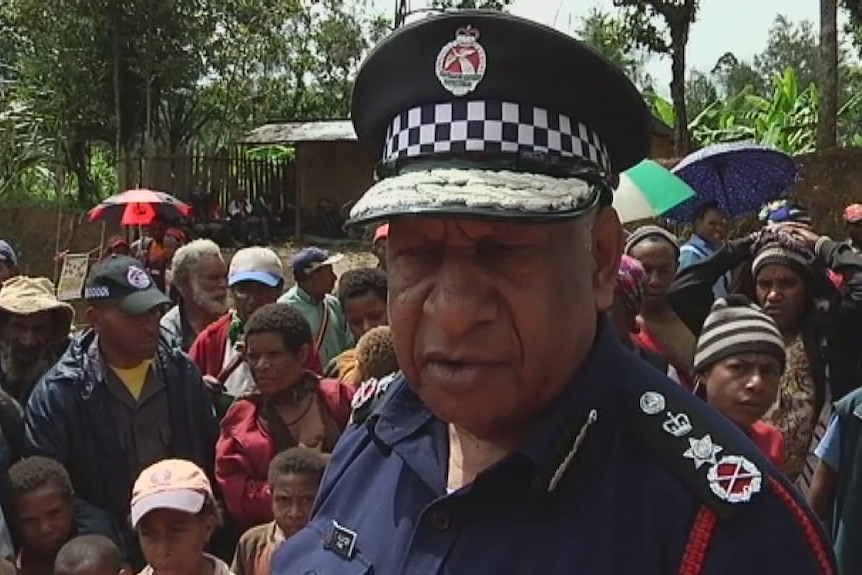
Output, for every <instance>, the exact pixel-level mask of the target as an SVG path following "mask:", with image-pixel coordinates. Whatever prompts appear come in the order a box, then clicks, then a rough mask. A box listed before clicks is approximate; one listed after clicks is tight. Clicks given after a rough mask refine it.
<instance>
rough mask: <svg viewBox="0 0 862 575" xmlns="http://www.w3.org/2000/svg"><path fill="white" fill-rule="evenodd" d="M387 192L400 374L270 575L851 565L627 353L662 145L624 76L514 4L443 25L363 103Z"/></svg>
mask: <svg viewBox="0 0 862 575" xmlns="http://www.w3.org/2000/svg"><path fill="white" fill-rule="evenodd" d="M352 118H353V122H354V126H355V128H356V133H357V135H358V137H359V139H360V141H362V142H363V143H365V144H369V145H370V146H371V147H372V148H373V149H374V150H375V151H376V152H377V153H378V155H380V156H381V157H380V165H379V173H380V175H381V176H382V177H383V179H382V181H379V182H378V183H377V184H376V185H375V186H374V187H372V188H371V189H370V190H369V191H368V192H367V193H366V194H365V195H364V196H363V198H362V199H361V200H360V201H359V202H357V204H356V205H355V206H354V208H353V209H352V211H351V218H352V221H353V222H354V223H362V224H367V223H375V222H379V221H388V222H389V223H390V228H389V240H388V254H387V262H388V273H389V290H390V295H389V317H390V322H391V329H392V334H393V339H394V343H395V349H396V353H397V355H398V363H399V365H400V367H401V368H402V370H403V373H401V374H398V375H396V376H395V377H393V378H387V379H385V380H383V381H380V382H377V383H376V384H369V385H365V386H364V389H362V390H360V391H359V393H358V394H357V399H356V400H355V402H356V404H355V405H356V411H355V412H354V423H353V424H352V425H351V426H350V427H349V429H348V430H347V431H346V432H345V434H344V435H343V436H342V438H341V440H340V441H339V443H338V445H337V447H336V449H335V452H334V453H333V454H332V460H331V462H330V464H329V468H328V470H327V472H326V476H325V477H324V480H323V484H322V486H321V490H320V493H319V495H318V500H317V502H316V504H315V511H314V515H313V517H312V519H311V521H310V523H309V525H308V526H307V527H306V528H305V529H304V530H303V531H301V532H299V533H298V534H296V535H294V536H293V537H291V538H290V539H289V540H288V541H287V542H286V543H285V544H284V545H283V546H282V547H281V548H280V549H279V551H278V552H277V553H276V556H275V558H274V562H273V573H275V574H277V575H293V574H312V573H314V574H317V575H323V574H324V573H325V574H327V575H335V574H344V575H347V574H350V575H360V574H371V573H374V574H376V575H401V574H408V573H409V574H422V575H433V574H440V575H442V574H460V573H470V574H472V575H476V574H480V575H482V574H488V575H490V574H500V573H506V574H521V573H523V574H534V573H589V574H602V575H610V574H637V575H659V574H661V575H664V574H672V573H674V574H675V573H681V574H683V575H694V574H708V575H717V574H725V573H734V574H736V575H744V574H751V575H755V574H756V575H760V574H763V573H794V574H806V575H807V574H822V573H830V574H831V573H834V572H835V570H834V559H833V557H832V555H831V551H830V549H829V546H828V544H827V543H826V541H825V539H824V537H823V533H822V530H821V528H820V526H819V525H818V523H817V520H816V519H815V518H814V516H813V515H812V514H811V512H810V511H809V509H808V508H807V507H805V504H804V503H803V502H802V501H801V500H800V498H799V497H798V496H797V495H796V493H795V492H794V491H793V487H792V486H791V485H790V484H789V483H788V482H787V481H786V480H784V479H783V478H782V477H781V475H780V474H779V472H778V471H777V470H776V469H775V468H774V467H773V466H771V465H770V464H769V463H768V462H767V461H766V459H765V458H764V457H763V456H762V455H761V454H760V453H759V452H758V450H757V448H756V447H755V446H754V445H752V444H751V443H750V442H749V441H748V439H746V438H745V437H744V436H743V435H742V434H741V433H740V432H739V431H738V430H735V429H734V428H733V426H732V425H731V424H730V423H728V422H727V421H726V420H724V419H723V418H722V417H721V416H720V415H718V414H717V413H715V412H713V411H712V410H711V409H710V408H709V407H708V406H706V405H705V404H703V403H702V402H700V401H699V400H698V399H697V398H695V397H694V396H692V395H690V394H689V393H687V392H686V391H685V390H684V389H682V388H681V387H679V386H678V385H676V384H674V383H672V382H670V381H669V380H668V379H667V378H666V377H665V376H664V375H663V374H661V373H659V372H658V371H656V370H654V369H653V368H651V367H650V366H648V365H646V364H645V363H643V362H642V361H641V360H639V359H638V358H636V357H635V356H634V355H633V354H631V353H630V352H629V351H627V350H625V349H624V348H623V346H622V345H621V344H620V343H619V341H618V338H616V337H615V335H614V330H613V326H612V325H611V323H610V321H609V320H608V318H607V314H606V311H607V310H609V309H610V308H611V305H612V302H613V292H614V283H615V281H616V277H617V267H618V264H619V261H620V254H621V252H622V248H623V232H622V228H621V226H620V222H619V219H618V218H617V215H616V212H615V211H614V210H613V209H612V208H611V207H610V205H611V198H612V174H617V173H619V172H620V171H622V170H625V169H627V168H629V167H631V166H633V165H635V164H637V163H638V162H639V161H641V160H642V159H643V158H644V157H645V156H646V154H647V152H648V149H649V113H648V111H647V109H646V106H645V105H644V101H643V99H642V98H641V96H640V94H638V92H637V90H636V89H635V87H634V86H633V85H632V84H631V83H630V82H629V81H628V80H627V79H626V78H625V76H624V75H623V73H622V72H620V71H619V70H618V69H617V68H615V67H614V66H613V65H611V64H610V63H608V62H607V61H606V60H605V59H604V58H602V57H601V56H599V55H598V54H596V53H595V52H593V51H592V50H590V49H588V48H586V47H584V46H583V45H581V44H580V43H578V42H577V41H575V40H573V39H571V38H570V37H568V36H565V35H563V34H560V33H558V32H555V31H553V30H550V29H548V28H545V27H543V26H540V25H537V24H533V23H530V22H528V21H525V20H521V19H518V18H514V17H511V16H507V15H504V14H496V13H494V14H491V13H482V12H456V13H450V14H446V15H442V16H439V17H433V18H427V19H424V20H422V21H420V22H418V23H416V24H415V25H412V26H408V27H405V28H402V29H400V30H398V31H397V32H395V33H394V34H393V35H392V36H390V37H389V38H388V39H386V40H385V41H383V42H382V43H381V44H380V45H379V46H378V47H377V48H376V49H375V50H374V51H373V52H372V53H371V54H370V55H369V56H368V58H367V60H366V61H365V63H364V64H363V66H362V67H361V69H360V71H359V73H358V76H357V78H356V83H355V87H354V93H353V105H352Z"/></svg>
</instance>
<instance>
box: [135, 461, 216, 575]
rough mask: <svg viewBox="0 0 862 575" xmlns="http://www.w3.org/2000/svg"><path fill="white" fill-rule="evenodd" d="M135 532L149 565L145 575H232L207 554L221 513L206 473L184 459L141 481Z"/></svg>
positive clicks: (146, 473)
mask: <svg viewBox="0 0 862 575" xmlns="http://www.w3.org/2000/svg"><path fill="white" fill-rule="evenodd" d="M131 520H132V528H133V529H134V530H135V532H136V533H137V534H138V542H139V543H140V545H141V551H143V554H144V559H146V561H147V566H146V567H145V568H144V570H143V571H141V575H156V574H158V575H231V572H230V569H229V568H228V566H227V564H226V563H225V562H224V561H221V560H220V559H218V558H216V557H213V556H212V555H209V554H207V553H204V547H205V546H206V545H207V543H208V542H209V539H210V537H211V536H212V534H213V531H215V530H216V528H217V527H218V526H219V524H220V522H221V515H220V513H219V509H218V507H217V506H216V502H215V498H214V497H213V492H212V487H211V486H210V482H209V479H207V476H206V474H205V473H204V472H203V470H201V469H200V468H199V467H198V466H197V465H195V464H194V463H192V462H191V461H186V460H184V459H164V460H162V461H159V462H158V463H155V464H153V465H151V466H149V467H148V468H146V469H144V470H143V471H142V472H141V474H140V475H139V476H138V479H137V481H135V486H134V488H133V489H132V503H131Z"/></svg>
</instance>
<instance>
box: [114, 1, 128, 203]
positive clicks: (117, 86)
mask: <svg viewBox="0 0 862 575" xmlns="http://www.w3.org/2000/svg"><path fill="white" fill-rule="evenodd" d="M119 20H120V19H119V18H118V17H117V13H116V9H115V11H114V25H113V27H114V34H113V37H112V40H111V44H112V46H111V51H112V52H113V54H112V56H113V60H114V61H113V64H114V69H113V76H114V118H115V121H116V122H117V130H116V134H115V136H114V161H115V163H116V168H117V188H119V189H118V190H117V193H120V192H122V191H123V189H124V187H125V185H126V177H125V175H126V170H125V167H126V163H125V162H124V161H123V100H122V98H123V96H122V93H121V82H120V39H119V38H118V35H119V33H120V31H119Z"/></svg>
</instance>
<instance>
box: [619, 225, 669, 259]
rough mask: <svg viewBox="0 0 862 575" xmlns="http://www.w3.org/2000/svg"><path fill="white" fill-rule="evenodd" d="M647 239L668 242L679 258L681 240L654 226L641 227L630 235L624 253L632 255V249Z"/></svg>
mask: <svg viewBox="0 0 862 575" xmlns="http://www.w3.org/2000/svg"><path fill="white" fill-rule="evenodd" d="M647 238H656V239H660V240H664V241H666V242H667V243H669V244H670V245H671V247H672V248H673V250H674V253H675V254H676V256H677V257H679V239H678V238H677V237H676V236H675V235H673V234H672V233H670V232H669V231H667V230H666V229H664V228H662V227H659V226H654V225H647V226H641V227H639V228H638V229H636V230H635V231H633V232H632V233H631V234H629V237H627V238H626V246H625V251H624V252H623V253H625V254H628V255H631V251H632V249H634V247H635V246H636V245H637V244H639V243H640V242H642V241H644V240H645V239H647Z"/></svg>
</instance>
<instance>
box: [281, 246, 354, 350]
mask: <svg viewBox="0 0 862 575" xmlns="http://www.w3.org/2000/svg"><path fill="white" fill-rule="evenodd" d="M343 258H344V256H343V255H342V254H330V253H329V252H327V251H326V250H322V249H320V248H318V247H315V246H311V247H307V248H303V249H302V250H300V252H299V253H297V254H296V255H295V256H294V258H293V261H292V262H291V268H292V269H293V279H294V281H296V285H294V286H293V287H292V288H290V289H289V290H287V293H286V294H284V295H283V296H281V297H280V298H279V300H278V301H279V303H286V304H289V305H291V306H293V307H295V308H296V309H298V310H299V311H300V313H302V315H303V316H304V317H305V319H306V320H307V321H308V324H309V325H310V326H311V333H312V334H313V335H314V345H315V347H316V348H317V350H318V351H319V352H320V361H321V362H322V363H323V365H327V364H328V363H329V362H330V361H331V360H332V358H334V357H337V356H338V355H339V354H340V353H341V352H343V351H344V350H346V349H350V348H351V347H353V344H354V342H353V336H352V335H350V330H349V328H348V327H347V320H346V319H345V317H344V310H342V309H341V302H339V301H338V298H337V297H335V296H334V295H332V288H333V287H335V279H336V278H335V271H334V270H333V269H332V266H333V265H334V264H336V263H338V262H340V261H341V260H342V259H343Z"/></svg>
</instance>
